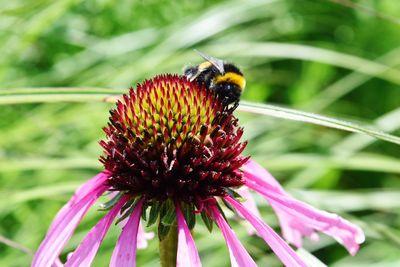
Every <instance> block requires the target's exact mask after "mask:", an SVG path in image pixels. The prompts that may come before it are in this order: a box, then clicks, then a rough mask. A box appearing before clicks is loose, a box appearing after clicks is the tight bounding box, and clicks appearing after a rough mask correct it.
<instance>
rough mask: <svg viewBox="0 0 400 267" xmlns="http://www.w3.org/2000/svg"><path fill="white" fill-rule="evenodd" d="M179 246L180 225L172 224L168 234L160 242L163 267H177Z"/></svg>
mask: <svg viewBox="0 0 400 267" xmlns="http://www.w3.org/2000/svg"><path fill="white" fill-rule="evenodd" d="M177 248H178V227H177V225H173V226H171V228H170V230H169V232H168V235H167V236H166V237H165V238H164V239H163V240H162V241H160V243H159V249H160V262H161V267H175V266H176V253H177Z"/></svg>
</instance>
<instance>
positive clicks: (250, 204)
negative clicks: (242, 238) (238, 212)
mask: <svg viewBox="0 0 400 267" xmlns="http://www.w3.org/2000/svg"><path fill="white" fill-rule="evenodd" d="M237 192H238V193H239V195H241V196H242V197H244V198H245V201H243V202H242V205H243V206H244V207H245V208H246V209H247V210H249V211H251V213H252V214H254V215H255V216H257V217H259V218H261V215H260V211H259V210H258V208H257V204H256V201H255V199H254V197H253V196H252V194H251V193H250V190H249V189H248V188H247V187H244V186H243V187H241V188H240V189H238V191H237ZM246 229H247V233H249V235H254V234H255V233H256V231H255V230H254V227H251V226H250V225H248V224H246Z"/></svg>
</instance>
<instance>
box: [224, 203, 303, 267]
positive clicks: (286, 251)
mask: <svg viewBox="0 0 400 267" xmlns="http://www.w3.org/2000/svg"><path fill="white" fill-rule="evenodd" d="M225 200H226V201H228V202H229V203H230V204H231V205H232V206H233V207H234V208H235V209H236V210H237V211H238V212H239V213H240V214H241V215H242V216H243V217H244V218H245V219H246V220H247V221H249V222H250V223H251V224H252V225H253V227H254V228H255V229H256V231H257V232H258V234H259V235H260V236H261V237H262V238H263V239H264V240H265V242H267V244H268V245H269V246H270V247H271V249H272V250H273V251H274V253H275V254H276V255H277V256H278V257H279V259H280V260H281V261H282V262H283V263H284V264H285V266H287V267H298V266H303V267H306V266H307V265H306V264H305V263H304V262H303V261H302V260H301V259H300V257H299V256H298V255H297V254H296V252H294V251H293V249H292V248H291V247H290V246H289V245H288V244H286V242H285V241H284V240H283V239H282V238H281V237H280V236H279V235H278V234H277V233H275V231H274V230H273V229H272V228H271V227H269V226H268V225H267V224H265V223H264V222H263V221H262V220H261V219H260V218H259V217H257V216H256V215H254V214H252V213H251V212H250V211H249V210H247V209H246V208H245V207H244V206H243V205H242V204H240V203H239V202H238V201H237V200H236V199H234V198H232V197H230V196H228V197H225Z"/></svg>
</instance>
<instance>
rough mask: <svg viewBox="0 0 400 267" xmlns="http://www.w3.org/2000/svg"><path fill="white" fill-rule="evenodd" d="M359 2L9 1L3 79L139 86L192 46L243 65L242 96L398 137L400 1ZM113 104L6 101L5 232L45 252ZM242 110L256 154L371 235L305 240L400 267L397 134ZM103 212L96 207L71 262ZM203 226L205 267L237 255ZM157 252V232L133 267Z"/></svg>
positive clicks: (333, 258)
mask: <svg viewBox="0 0 400 267" xmlns="http://www.w3.org/2000/svg"><path fill="white" fill-rule="evenodd" d="M348 2H350V1H345V0H334V1H328V0H318V1H311V0H302V1H297V0H286V1H285V0H250V1H244V0H243V1H209V0H203V1H187V0H185V1H160V0H147V1H146V0H143V1H129V0H121V1H118V2H117V1H111V0H98V1H94V0H88V1H77V0H57V1H51V0H37V1H33V0H16V1H1V8H0V51H2V55H1V58H0V87H1V88H2V89H1V91H2V92H4V91H5V90H8V89H10V88H19V87H46V86H47V87H48V86H51V87H55V86H66V87H82V86H90V87H106V88H119V89H121V88H128V87H129V86H131V85H134V84H136V83H137V82H140V81H142V80H143V79H145V78H150V77H152V76H153V75H155V74H158V73H162V72H173V73H181V70H182V67H183V66H184V65H185V64H189V63H199V62H200V61H201V59H200V58H199V57H198V56H197V55H196V54H195V53H194V52H193V51H192V49H193V48H196V49H199V50H201V51H204V52H207V53H209V54H211V55H214V56H216V57H219V58H224V59H226V60H230V61H233V62H235V63H237V64H238V65H239V66H241V67H242V69H243V71H244V73H245V74H246V77H247V80H248V84H247V88H246V91H245V93H244V96H243V98H244V99H246V100H249V101H255V102H272V103H277V104H281V105H287V106H291V107H295V108H298V109H301V110H307V111H312V112H315V113H322V114H329V115H331V116H339V117H346V118H348V119H349V120H356V121H361V122H365V123H371V124H374V125H375V126H376V127H378V128H380V129H382V130H385V131H388V132H391V133H393V134H397V135H399V134H400V131H399V128H400V107H399V104H400V90H399V85H400V69H399V64H400V48H399V47H398V44H399V43H400V34H399V30H400V23H398V22H399V20H400V18H399V17H398V14H400V2H398V1H393V0H360V1H356V2H355V1H353V2H354V3H356V4H357V5H356V6H352V7H351V6H348V5H344V4H343V3H348ZM360 7H363V8H360ZM371 11H373V12H371ZM396 16H397V17H396ZM111 106H112V105H111V104H107V103H94V102H87V103H52V104H24V105H3V106H0V109H1V112H0V128H1V129H0V186H1V187H0V191H1V194H0V235H1V236H4V237H6V238H8V239H10V240H13V241H14V242H16V243H17V244H19V245H18V246H23V247H26V248H28V249H29V250H31V251H34V250H35V249H36V248H37V246H38V245H39V243H40V241H41V240H42V238H43V237H44V235H45V233H46V230H47V227H48V226H49V224H50V222H51V220H52V218H53V216H54V215H55V213H56V212H57V210H58V209H59V208H60V207H61V206H62V205H63V203H65V201H66V200H67V199H68V198H69V197H70V196H71V194H72V192H73V191H74V189H75V188H76V187H77V186H78V185H79V184H81V183H83V182H84V181H85V180H87V179H88V178H90V177H91V176H93V175H94V174H95V173H97V172H98V171H99V170H101V165H100V164H99V163H98V161H97V158H98V156H99V155H100V154H101V153H102V151H101V149H100V146H99V145H98V144H97V142H98V140H100V139H101V138H103V137H104V134H103V133H102V130H101V128H102V127H103V126H104V125H105V124H106V122H107V119H108V110H109V108H110V107H111ZM238 116H239V117H240V119H241V123H242V125H243V126H244V127H245V131H246V136H245V138H246V139H248V140H249V145H248V148H247V150H246V151H245V153H246V154H249V155H252V157H253V158H254V159H255V160H257V161H258V162H260V163H262V164H263V165H264V166H265V167H267V168H268V169H269V170H270V171H271V172H273V173H274V175H275V176H276V177H277V178H278V179H279V180H281V181H282V183H283V184H284V185H285V186H286V188H287V189H288V190H289V191H290V192H291V193H292V194H294V195H295V196H296V197H298V198H300V199H302V200H305V201H307V202H308V203H311V204H313V205H315V206H317V207H320V208H323V209H326V210H328V211H332V212H337V213H339V214H341V215H342V216H344V217H345V218H348V219H351V220H353V221H354V222H356V223H358V224H359V225H360V226H362V227H363V229H364V230H365V232H366V234H367V241H366V243H365V244H364V245H362V247H361V250H360V252H359V254H357V255H356V256H355V257H351V256H349V255H348V254H347V253H346V251H345V250H344V249H343V248H342V247H341V246H340V245H339V244H337V243H335V242H334V241H333V240H332V239H330V238H326V237H324V236H321V241H320V242H317V243H315V242H311V241H306V242H305V249H306V250H307V251H310V252H311V253H312V254H313V255H315V256H316V257H317V258H319V259H320V260H321V261H322V262H324V263H325V264H327V265H329V266H337V267H339V266H340V267H342V266H372V265H373V266H399V265H400V256H399V253H398V251H399V248H400V237H399V236H400V231H399V228H400V179H399V178H400V160H399V159H398V156H399V155H400V148H399V146H396V145H394V144H391V143H386V142H383V141H377V140H375V139H373V138H371V137H368V136H364V135H359V134H349V133H346V132H343V131H339V130H333V129H328V128H323V127H320V126H311V125H306V124H303V123H299V122H292V121H282V120H279V119H275V118H269V117H262V116H259V115H250V114H248V113H238ZM257 200H258V201H259V204H260V206H261V207H262V214H263V215H264V218H265V220H266V221H267V222H268V223H269V224H271V225H272V226H277V225H276V219H275V217H274V216H273V214H272V212H271V210H270V208H269V207H268V206H267V204H266V203H265V202H264V201H263V200H262V199H261V198H260V199H257ZM101 215H102V214H101V213H100V212H96V211H95V209H93V210H92V211H90V212H89V214H88V216H87V217H86V218H85V219H84V221H83V222H82V224H81V225H80V226H79V228H78V230H77V232H76V234H75V235H74V236H73V238H72V239H71V241H70V242H69V245H68V247H67V248H66V250H65V254H64V255H63V257H64V258H65V256H66V253H67V252H70V251H72V250H73V248H74V247H76V246H77V244H78V243H79V242H80V240H81V239H82V237H83V236H84V234H85V233H86V232H87V230H88V229H89V228H90V227H91V226H92V225H93V224H94V223H95V222H96V221H97V220H98V219H99V218H100V217H101ZM233 226H234V228H235V230H236V232H237V233H238V236H239V237H240V239H241V240H243V243H244V245H245V247H246V248H248V250H249V251H250V253H251V255H252V256H253V257H254V259H255V260H256V261H257V262H258V264H259V266H267V265H268V266H280V263H279V261H278V260H277V259H276V257H275V256H274V255H273V254H272V253H271V250H270V249H269V248H268V247H267V246H266V245H265V244H264V242H263V241H262V240H261V239H260V238H258V237H256V236H247V233H246V231H245V228H244V227H243V225H241V223H236V224H233ZM196 229H197V230H196V233H195V240H196V243H197V245H198V248H199V250H200V255H201V258H202V261H203V266H207V267H208V266H229V257H228V252H227V249H226V247H225V245H224V241H223V239H222V237H221V234H220V233H218V231H214V232H213V233H212V235H209V234H208V232H207V230H206V229H205V227H204V226H201V225H199V227H196ZM278 231H279V230H278ZM118 232H119V229H118V227H112V230H111V231H110V233H109V234H108V235H107V237H106V238H105V241H104V242H103V245H102V246H101V249H100V251H99V253H98V256H97V257H96V262H95V264H94V266H107V265H108V261H109V258H110V254H111V252H112V249H113V246H114V244H115V242H116V238H117V235H118ZM211 238H212V239H211ZM210 240H212V242H211V241H210ZM14 245H16V244H14ZM157 253H158V249H157V242H156V240H153V241H151V242H150V246H149V248H147V249H145V250H141V251H139V252H138V266H158V264H159V262H158V256H157V257H155V255H157ZM299 253H300V254H302V255H303V256H304V257H308V258H311V259H312V260H313V261H314V262H318V261H317V260H316V259H315V258H313V257H312V256H311V255H310V254H308V253H307V252H306V251H304V250H301V251H299ZM0 255H1V257H0V266H27V265H28V264H29V262H30V260H31V257H32V256H31V255H30V254H29V253H26V252H22V251H20V250H18V249H15V248H14V247H12V246H10V245H5V244H1V243H0ZM320 266H321V265H320Z"/></svg>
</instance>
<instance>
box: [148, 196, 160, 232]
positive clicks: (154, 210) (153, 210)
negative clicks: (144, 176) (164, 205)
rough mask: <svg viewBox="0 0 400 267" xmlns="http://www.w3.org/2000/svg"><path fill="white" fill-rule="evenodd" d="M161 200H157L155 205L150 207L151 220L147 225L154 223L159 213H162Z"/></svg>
mask: <svg viewBox="0 0 400 267" xmlns="http://www.w3.org/2000/svg"><path fill="white" fill-rule="evenodd" d="M160 208H161V205H160V202H158V201H156V202H154V203H153V205H152V206H151V208H150V213H149V220H148V221H147V227H149V226H150V225H152V224H154V223H155V222H156V221H157V218H158V215H159V213H160Z"/></svg>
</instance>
